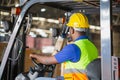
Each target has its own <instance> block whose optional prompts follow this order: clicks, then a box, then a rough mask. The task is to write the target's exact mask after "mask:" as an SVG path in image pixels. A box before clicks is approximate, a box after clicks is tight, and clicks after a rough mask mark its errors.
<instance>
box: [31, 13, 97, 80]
mask: <svg viewBox="0 0 120 80" xmlns="http://www.w3.org/2000/svg"><path fill="white" fill-rule="evenodd" d="M67 26H68V27H69V37H70V38H71V40H72V41H73V43H71V44H68V45H66V46H65V47H64V48H63V49H62V50H61V51H60V52H58V53H57V54H55V55H54V56H45V55H40V54H30V57H31V58H35V59H36V60H37V61H39V62H40V63H42V64H57V63H63V64H64V69H63V70H64V71H63V74H64V79H65V80H88V78H87V76H86V66H87V65H88V64H89V63H90V62H91V61H93V60H94V59H96V58H98V50H97V48H96V47H95V45H94V44H93V43H92V42H91V41H90V40H89V39H88V37H87V36H86V31H87V29H88V28H89V23H88V19H87V17H86V16H85V15H84V14H82V13H73V14H72V15H71V16H70V18H69V21H68V23H67Z"/></svg>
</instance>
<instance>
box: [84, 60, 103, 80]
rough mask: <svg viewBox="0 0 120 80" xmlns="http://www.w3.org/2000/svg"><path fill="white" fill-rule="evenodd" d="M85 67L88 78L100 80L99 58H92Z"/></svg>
mask: <svg viewBox="0 0 120 80" xmlns="http://www.w3.org/2000/svg"><path fill="white" fill-rule="evenodd" d="M86 69H87V76H88V78H89V80H101V59H100V58H98V59H95V60H93V61H92V62H91V63H90V64H88V66H87V67H86Z"/></svg>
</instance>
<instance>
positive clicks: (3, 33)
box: [0, 0, 120, 80]
mask: <svg viewBox="0 0 120 80" xmlns="http://www.w3.org/2000/svg"><path fill="white" fill-rule="evenodd" d="M29 1H31V2H32V0H0V2H1V3H0V62H2V59H3V56H4V53H5V49H6V47H7V46H8V42H9V39H10V36H11V35H12V32H13V30H14V26H16V25H15V24H16V22H17V19H18V18H19V15H20V13H19V12H21V11H22V9H24V8H25V7H24V6H25V5H27V3H28V2H29ZM33 1H34V0H33ZM110 2H111V5H112V19H111V24H112V25H111V26H112V27H111V43H112V44H111V45H112V47H111V52H112V53H111V54H112V56H115V57H118V58H120V49H119V48H120V45H119V44H120V40H119V39H120V0H111V1H110ZM16 10H18V13H17V12H15V11H16ZM67 12H70V13H74V12H82V13H84V14H86V16H87V17H88V20H89V23H90V29H89V32H88V36H89V38H90V40H91V41H92V42H93V43H94V44H95V46H96V47H97V48H98V51H99V56H100V57H101V37H100V36H101V24H100V0H78V1H77V0H76V1H74V0H73V1H72V0H70V1H69V0H68V1H63V0H62V1H59V0H58V1H57V0H56V1H55V0H53V2H52V0H51V2H49V0H45V2H44V1H42V0H41V1H40V3H37V4H34V5H32V6H31V7H30V8H29V9H28V11H27V13H26V15H25V19H24V20H23V21H22V24H21V26H22V27H21V30H20V31H19V33H18V36H17V37H16V42H15V43H16V44H14V46H13V48H12V52H11V53H10V54H12V53H15V55H14V56H9V60H11V61H12V58H13V59H14V60H15V59H17V57H20V58H19V59H20V60H17V61H15V62H14V61H13V63H12V62H10V63H12V64H13V65H9V66H12V67H11V68H9V66H8V67H6V70H5V71H4V74H5V73H6V74H7V77H6V78H5V79H3V80H13V79H14V78H15V77H16V76H17V75H18V74H19V73H21V72H27V71H29V69H30V67H34V64H33V63H32V61H31V59H29V54H30V53H32V52H35V53H38V54H41V53H43V54H48V55H49V54H52V53H53V51H54V48H55V46H54V45H55V43H56V40H57V38H58V36H53V35H55V34H57V33H56V32H54V31H53V29H55V30H59V32H60V31H61V30H62V24H61V23H60V21H59V18H64V17H65V15H66V13H67ZM103 25H104V24H103ZM26 26H27V27H28V29H24V27H26ZM24 34H25V35H24ZM22 41H23V42H22ZM19 49H22V53H23V54H20V56H18V55H19V51H20V50H19ZM16 51H17V52H18V53H16ZM20 62H21V63H20ZM10 63H9V61H8V63H7V65H8V64H10ZM18 63H19V64H18ZM16 64H17V66H16ZM119 64H120V62H119ZM18 66H19V67H18ZM12 68H16V69H17V68H18V69H17V71H15V70H13V71H12ZM19 68H21V69H19ZM9 69H10V70H11V71H10V72H9ZM55 72H56V73H55V75H54V76H59V75H60V65H58V68H57V71H55ZM9 73H13V74H15V75H12V74H9ZM48 75H51V74H47V73H46V76H48ZM119 75H120V70H119ZM11 76H12V77H11ZM119 77H120V76H119ZM115 80H116V79H115Z"/></svg>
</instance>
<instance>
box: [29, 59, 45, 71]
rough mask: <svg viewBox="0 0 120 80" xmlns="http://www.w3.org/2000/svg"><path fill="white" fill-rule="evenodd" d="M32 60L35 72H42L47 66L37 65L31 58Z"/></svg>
mask: <svg viewBox="0 0 120 80" xmlns="http://www.w3.org/2000/svg"><path fill="white" fill-rule="evenodd" d="M31 59H32V63H33V64H34V65H35V68H34V69H35V70H37V71H42V70H44V68H45V66H46V65H44V64H41V63H37V62H36V60H35V59H34V58H31Z"/></svg>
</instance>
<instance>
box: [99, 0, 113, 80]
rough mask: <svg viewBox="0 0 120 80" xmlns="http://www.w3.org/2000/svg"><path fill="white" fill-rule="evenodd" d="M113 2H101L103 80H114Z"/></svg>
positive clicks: (109, 0) (102, 0)
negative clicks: (112, 45) (112, 42)
mask: <svg viewBox="0 0 120 80" xmlns="http://www.w3.org/2000/svg"><path fill="white" fill-rule="evenodd" d="M111 3H112V0H100V25H101V68H102V69H101V70H102V80H113V79H112V57H111V56H112V47H111V29H110V27H111V17H112V14H111V13H112V5H111Z"/></svg>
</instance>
